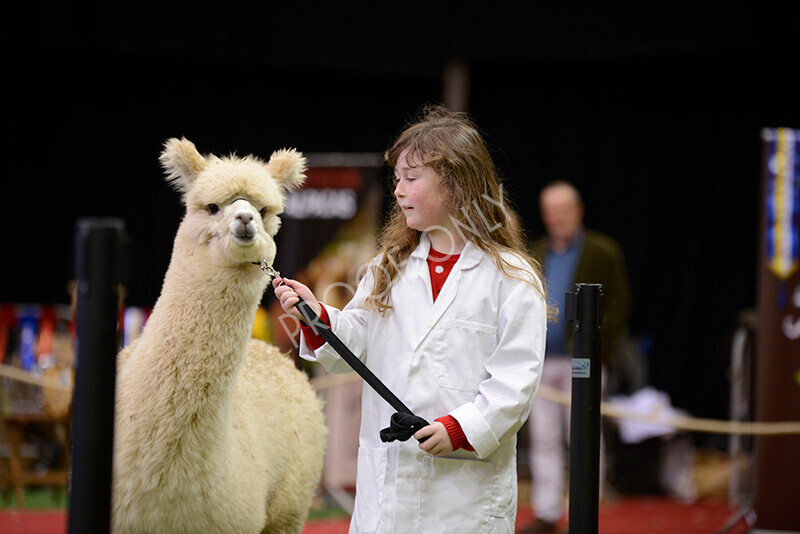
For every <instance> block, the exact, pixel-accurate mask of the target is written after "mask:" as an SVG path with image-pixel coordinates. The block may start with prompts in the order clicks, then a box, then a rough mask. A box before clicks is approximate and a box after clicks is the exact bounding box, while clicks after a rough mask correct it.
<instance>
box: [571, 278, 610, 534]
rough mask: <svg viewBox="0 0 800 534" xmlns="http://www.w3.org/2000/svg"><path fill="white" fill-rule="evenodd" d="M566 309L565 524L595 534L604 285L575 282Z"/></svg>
mask: <svg viewBox="0 0 800 534" xmlns="http://www.w3.org/2000/svg"><path fill="white" fill-rule="evenodd" d="M564 311H565V316H566V319H567V320H568V321H572V328H573V348H572V404H571V408H570V410H571V411H570V414H571V415H570V461H569V466H570V467H569V528H570V533H572V534H589V533H592V534H597V529H598V514H599V500H600V402H601V397H600V395H601V381H602V358H601V354H600V350H601V349H600V339H601V330H602V326H601V325H602V321H603V286H602V285H599V284H575V290H574V292H568V293H567V294H566V306H565V310H564Z"/></svg>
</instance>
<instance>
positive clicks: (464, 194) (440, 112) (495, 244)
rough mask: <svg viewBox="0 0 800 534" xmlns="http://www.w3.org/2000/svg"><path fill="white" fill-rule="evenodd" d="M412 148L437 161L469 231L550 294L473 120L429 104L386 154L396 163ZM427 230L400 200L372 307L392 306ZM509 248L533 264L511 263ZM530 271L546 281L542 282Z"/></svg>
mask: <svg viewBox="0 0 800 534" xmlns="http://www.w3.org/2000/svg"><path fill="white" fill-rule="evenodd" d="M406 149H408V157H409V158H413V159H415V160H416V161H417V162H418V163H419V164H421V165H426V166H429V167H431V168H432V169H433V170H435V171H436V172H437V173H438V174H439V176H440V177H441V179H442V182H441V183H442V186H443V191H442V195H444V199H445V202H446V205H447V208H448V212H449V214H450V216H451V217H452V219H453V222H454V223H455V225H456V226H457V227H458V228H459V229H460V231H461V233H462V234H463V235H464V237H466V238H467V239H469V240H470V241H472V242H473V243H474V244H475V245H476V246H478V247H479V248H480V249H481V250H483V251H484V252H485V253H486V254H488V255H489V257H491V258H492V260H493V261H494V263H495V264H496V265H497V267H498V268H499V269H500V270H501V271H502V272H503V273H504V274H505V275H506V276H509V277H511V278H515V279H518V280H523V281H525V282H528V283H531V285H533V286H534V287H535V288H536V290H537V291H538V292H539V293H540V294H541V295H542V297H544V291H543V289H542V288H543V287H544V284H543V279H542V277H541V266H540V264H539V262H537V261H536V259H534V257H533V256H532V255H531V254H530V252H529V251H528V247H527V246H526V240H525V236H524V232H523V229H522V225H521V224H520V219H519V216H518V215H517V213H516V210H514V208H513V207H512V206H511V203H510V202H509V199H508V198H507V195H506V193H505V191H503V188H502V185H501V180H500V177H499V175H498V173H497V169H496V168H495V165H494V162H493V161H492V158H491V155H490V154H489V150H488V148H487V146H486V143H485V141H484V139H483V137H482V136H481V134H480V132H479V131H478V128H477V127H476V126H475V124H474V123H473V122H472V120H471V119H470V118H469V117H468V116H467V115H466V114H465V113H457V112H452V111H450V110H448V109H446V108H444V107H442V106H438V105H429V106H426V107H425V108H423V110H422V111H421V114H420V117H419V118H418V120H416V121H415V122H413V123H411V124H410V125H409V126H408V127H406V128H405V129H404V130H403V131H402V133H401V134H400V135H399V136H398V138H397V140H396V141H395V142H394V144H393V145H392V146H391V147H390V148H389V149H388V150H387V151H386V153H385V154H384V157H385V158H386V161H387V163H388V164H389V166H391V167H392V168H394V167H395V166H396V165H397V160H398V158H399V156H400V154H401V153H402V152H403V151H404V150H406ZM421 235H422V233H421V232H420V231H418V230H414V229H413V228H409V227H408V226H407V225H406V219H405V215H403V212H402V210H401V209H400V207H399V205H398V204H397V202H396V200H395V201H394V202H393V203H392V208H391V212H390V213H389V215H388V220H387V222H386V224H385V226H384V228H383V230H382V231H381V234H380V236H379V241H378V244H379V246H380V249H381V252H382V256H381V260H380V263H379V264H377V265H374V266H373V267H372V272H373V275H374V279H375V285H374V286H373V289H372V292H371V293H370V295H369V296H368V297H367V299H366V302H365V305H366V306H367V307H368V308H371V309H375V310H377V311H379V312H381V313H383V312H384V311H386V310H387V309H390V308H391V307H392V305H391V303H390V302H389V295H390V289H391V286H392V283H393V282H394V281H395V280H396V278H397V275H398V273H399V270H400V268H401V267H400V266H401V265H402V264H403V262H404V261H405V260H406V259H408V257H409V256H410V255H411V252H412V251H413V250H414V249H415V248H416V246H417V245H418V244H419V240H420V236H421ZM503 252H513V253H515V254H516V255H517V256H519V257H521V258H522V259H523V260H524V261H525V263H527V267H528V268H527V269H526V268H525V266H523V267H519V266H517V265H513V264H511V263H509V262H508V261H507V260H506V259H505V258H503V256H502V253H503ZM530 272H532V273H534V274H535V275H536V277H538V278H539V280H540V281H542V287H541V288H540V287H539V286H538V285H537V284H536V283H535V282H534V281H533V277H531V276H530Z"/></svg>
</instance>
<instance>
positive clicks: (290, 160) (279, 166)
mask: <svg viewBox="0 0 800 534" xmlns="http://www.w3.org/2000/svg"><path fill="white" fill-rule="evenodd" d="M306 168H307V167H306V158H304V157H303V154H301V153H300V152H298V151H297V150H295V149H293V148H282V149H281V150H276V151H275V152H273V153H272V156H270V158H269V162H268V163H267V170H268V171H269V173H270V175H271V176H272V177H273V178H274V179H275V181H276V182H278V183H279V184H281V185H282V186H283V188H284V189H285V190H287V191H288V190H290V189H297V188H299V187H300V186H301V185H303V182H304V181H305V180H306V175H305V172H306Z"/></svg>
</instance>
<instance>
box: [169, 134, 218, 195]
mask: <svg viewBox="0 0 800 534" xmlns="http://www.w3.org/2000/svg"><path fill="white" fill-rule="evenodd" d="M158 159H159V161H160V162H161V166H162V167H163V168H164V171H165V173H166V180H167V182H168V183H169V184H170V185H171V186H172V187H174V188H175V189H176V190H178V191H179V192H180V193H181V194H183V196H186V193H188V192H189V190H190V189H191V188H192V185H194V182H195V180H196V179H197V175H198V174H200V173H201V172H202V171H203V169H205V168H206V167H207V166H208V160H207V159H206V158H204V157H203V156H202V155H200V153H199V152H198V151H197V148H195V146H194V143H192V142H191V141H189V140H188V139H186V138H185V137H184V138H181V139H177V138H175V137H173V138H171V139H168V140H167V141H166V142H165V143H164V150H163V151H162V152H161V156H160V157H159V158H158Z"/></svg>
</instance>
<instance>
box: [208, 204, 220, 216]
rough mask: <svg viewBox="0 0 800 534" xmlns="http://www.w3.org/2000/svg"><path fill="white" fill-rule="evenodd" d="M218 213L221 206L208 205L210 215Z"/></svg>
mask: <svg viewBox="0 0 800 534" xmlns="http://www.w3.org/2000/svg"><path fill="white" fill-rule="evenodd" d="M218 211H219V206H217V205H216V204H209V205H208V213H210V214H211V215H216V213H217V212H218Z"/></svg>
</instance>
